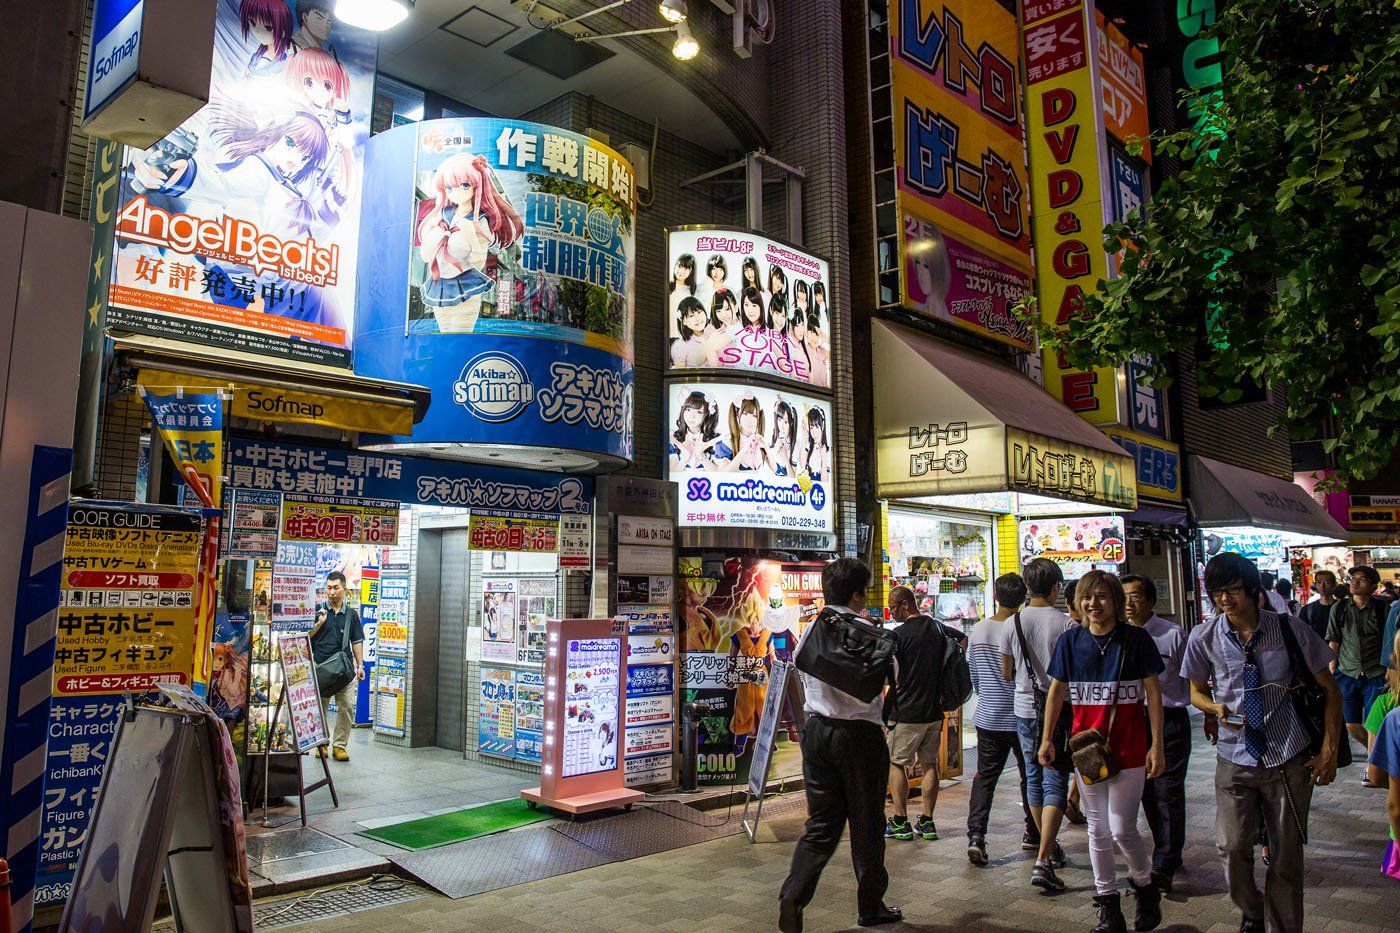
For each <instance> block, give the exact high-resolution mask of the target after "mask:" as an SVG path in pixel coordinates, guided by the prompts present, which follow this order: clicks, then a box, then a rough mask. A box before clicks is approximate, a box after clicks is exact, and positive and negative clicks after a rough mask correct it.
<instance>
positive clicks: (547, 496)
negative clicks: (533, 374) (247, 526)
mask: <svg viewBox="0 0 1400 933" xmlns="http://www.w3.org/2000/svg"><path fill="white" fill-rule="evenodd" d="M228 469H229V478H230V481H231V485H233V486H236V487H238V488H240V489H268V490H280V491H282V492H288V493H293V492H295V493H311V494H316V495H324V496H341V497H344V498H350V499H396V500H398V501H399V502H410V503H413V502H416V503H419V504H421V505H438V506H455V507H458V508H473V509H485V508H489V509H496V510H499V511H502V512H520V513H531V514H534V513H541V512H543V513H551V514H562V513H571V512H585V513H586V512H589V511H591V509H592V504H593V480H592V479H591V478H590V477H586V476H565V475H562V474H559V473H537V472H534V471H531V470H509V469H501V468H499V467H487V466H477V465H474V464H469V463H461V462H458V461H455V460H428V459H425V458H418V457H400V456H397V455H395V454H383V453H376V452H373V451H364V450H334V449H330V448H324V447H302V446H298V445H295V444H279V443H276V442H271V441H260V440H248V439H244V438H235V439H233V440H231V441H230V442H229V455H228Z"/></svg>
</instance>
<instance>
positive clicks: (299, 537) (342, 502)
mask: <svg viewBox="0 0 1400 933" xmlns="http://www.w3.org/2000/svg"><path fill="white" fill-rule="evenodd" d="M282 537H283V538H284V539H286V540H287V541H322V542H325V543H327V544H371V545H386V544H389V545H392V544H396V543H398V540H399V503H398V500H396V499H341V498H338V497H335V496H311V497H300V496H297V497H292V496H287V497H284V498H283V500H282Z"/></svg>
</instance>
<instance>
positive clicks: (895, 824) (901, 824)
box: [885, 816, 914, 842]
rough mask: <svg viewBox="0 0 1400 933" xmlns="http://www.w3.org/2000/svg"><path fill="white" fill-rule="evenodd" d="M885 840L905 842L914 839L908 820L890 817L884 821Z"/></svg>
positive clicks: (906, 818) (912, 828) (911, 826)
mask: <svg viewBox="0 0 1400 933" xmlns="http://www.w3.org/2000/svg"><path fill="white" fill-rule="evenodd" d="M885 838H886V839H898V840H900V841H901V842H907V841H909V840H910V839H913V838H914V827H913V825H912V824H910V822H909V818H908V817H907V816H906V817H903V818H900V817H897V816H892V817H890V818H889V819H888V820H886V821H885Z"/></svg>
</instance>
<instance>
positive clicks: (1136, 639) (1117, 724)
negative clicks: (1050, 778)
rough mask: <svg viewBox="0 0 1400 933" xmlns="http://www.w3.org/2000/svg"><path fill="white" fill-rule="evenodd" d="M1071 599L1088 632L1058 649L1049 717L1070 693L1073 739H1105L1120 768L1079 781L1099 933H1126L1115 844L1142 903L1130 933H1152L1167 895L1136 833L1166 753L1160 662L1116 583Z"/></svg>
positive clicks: (1076, 632) (1084, 588)
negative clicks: (1145, 796) (1146, 789)
mask: <svg viewBox="0 0 1400 933" xmlns="http://www.w3.org/2000/svg"><path fill="white" fill-rule="evenodd" d="M1074 595H1075V599H1076V600H1077V601H1078V603H1079V608H1080V611H1081V612H1082V614H1083V619H1084V624H1083V625H1082V626H1080V627H1078V628H1072V629H1070V630H1069V631H1067V632H1065V634H1064V635H1062V636H1061V637H1060V640H1059V642H1058V644H1056V646H1055V653H1054V655H1053V657H1052V658H1051V661H1050V667H1049V669H1048V671H1047V672H1048V673H1049V675H1050V678H1051V681H1050V694H1049V697H1048V699H1047V700H1046V702H1045V708H1046V709H1047V710H1058V709H1059V708H1060V704H1061V703H1062V702H1063V701H1064V698H1065V696H1066V693H1068V696H1069V701H1070V704H1071V705H1072V706H1073V707H1074V725H1073V729H1072V734H1073V735H1076V736H1077V735H1079V734H1080V733H1082V732H1084V731H1085V730H1088V729H1097V730H1098V731H1099V732H1100V733H1102V734H1103V735H1105V736H1107V738H1108V748H1109V751H1110V753H1111V756H1112V758H1113V760H1114V761H1116V762H1117V765H1118V772H1117V773H1116V774H1114V775H1113V776H1112V777H1108V778H1104V777H1102V776H1101V775H1092V774H1091V775H1088V779H1087V780H1086V776H1085V775H1083V774H1077V775H1076V778H1075V779H1076V780H1077V781H1078V782H1079V788H1080V795H1081V799H1082V802H1083V808H1084V815H1085V816H1086V817H1087V818H1088V821H1089V862H1090V864H1091V865H1092V866H1093V869H1094V887H1095V889H1096V893H1095V896H1094V904H1095V906H1096V907H1097V908H1098V914H1099V920H1098V924H1097V925H1096V926H1095V927H1094V928H1093V933H1126V930H1127V929H1128V927H1127V921H1126V920H1125V918H1124V916H1123V909H1122V904H1121V901H1120V897H1119V893H1118V878H1117V874H1116V871H1115V866H1114V854H1113V848H1114V845H1115V844H1116V845H1117V847H1118V849H1119V851H1121V852H1122V853H1123V857H1124V859H1126V860H1127V862H1128V876H1129V883H1130V885H1131V886H1132V889H1133V891H1134V893H1135V894H1136V895H1137V915H1136V917H1135V922H1134V929H1137V930H1151V929H1154V928H1156V926H1157V925H1158V924H1159V923H1161V922H1162V904H1161V902H1162V894H1161V892H1160V891H1159V890H1158V889H1157V886H1156V885H1154V884H1153V883H1152V860H1151V858H1150V857H1149V855H1148V851H1147V843H1146V842H1145V841H1144V840H1143V838H1142V835H1141V834H1140V833H1139V832H1138V828H1137V813H1138V808H1139V807H1140V806H1141V805H1142V788H1143V782H1144V781H1145V780H1146V779H1147V778H1152V777H1156V776H1157V775H1158V774H1160V773H1161V772H1162V769H1163V760H1162V749H1161V747H1160V746H1158V745H1157V744H1156V742H1155V737H1156V736H1159V735H1161V734H1162V693H1161V689H1160V688H1159V687H1158V685H1157V675H1158V674H1159V673H1161V671H1162V658H1161V656H1160V655H1159V654H1158V653H1157V646H1156V644H1155V643H1154V642H1153V641H1152V636H1151V635H1148V634H1147V633H1146V632H1145V631H1143V630H1142V629H1139V628H1137V627H1136V626H1133V625H1129V624H1128V622H1127V621H1126V614H1125V607H1126V605H1127V599H1126V598H1125V597H1124V595H1123V584H1122V583H1120V582H1119V580H1118V577H1116V576H1115V575H1113V574H1111V573H1105V572H1103V571H1101V570H1095V571H1092V572H1090V573H1088V574H1086V575H1085V576H1084V577H1083V579H1081V580H1080V581H1079V585H1078V587H1076V589H1075V594H1074ZM1144 700H1145V702H1146V707H1147V713H1146V715H1144V714H1143V705H1144ZM1149 719H1150V721H1151V733H1150V735H1149V732H1148V721H1149ZM1054 728H1055V717H1048V718H1047V720H1046V722H1045V724H1044V727H1043V730H1044V731H1043V733H1042V736H1043V737H1042V741H1041V746H1040V759H1041V761H1042V762H1044V763H1049V762H1050V761H1053V760H1054V755H1055V750H1054V746H1053V744H1052V742H1051V735H1052V734H1053V731H1054ZM1149 740H1152V741H1151V747H1149Z"/></svg>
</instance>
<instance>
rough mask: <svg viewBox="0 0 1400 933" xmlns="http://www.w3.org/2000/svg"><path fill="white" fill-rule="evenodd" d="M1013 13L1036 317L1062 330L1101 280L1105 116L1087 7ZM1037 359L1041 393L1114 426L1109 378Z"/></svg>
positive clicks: (1044, 6) (1035, 5)
mask: <svg viewBox="0 0 1400 933" xmlns="http://www.w3.org/2000/svg"><path fill="white" fill-rule="evenodd" d="M1021 8H1022V21H1023V23H1024V26H1023V39H1024V42H1025V57H1026V77H1027V82H1028V84H1029V87H1028V94H1027V104H1026V123H1027V128H1028V132H1029V134H1030V147H1029V148H1030V166H1031V187H1030V192H1031V208H1032V216H1031V228H1032V230H1033V231H1034V234H1035V250H1036V253H1035V259H1036V262H1035V266H1036V290H1037V292H1038V294H1039V299H1040V313H1041V318H1042V319H1043V320H1045V321H1047V322H1050V323H1052V324H1054V325H1055V326H1056V327H1060V328H1063V327H1064V326H1065V325H1066V324H1067V323H1068V321H1069V320H1070V318H1072V317H1075V316H1077V315H1080V314H1082V313H1083V311H1084V295H1085V294H1086V293H1088V292H1092V291H1093V290H1094V289H1096V288H1097V283H1098V282H1099V281H1101V280H1103V279H1106V278H1108V274H1109V268H1108V257H1107V254H1105V253H1104V251H1103V247H1102V236H1101V232H1102V230H1103V226H1104V223H1105V221H1106V220H1107V219H1108V218H1107V215H1106V214H1105V211H1104V205H1103V198H1104V194H1103V192H1104V184H1103V175H1104V171H1105V170H1106V156H1105V153H1104V152H1103V148H1104V141H1103V110H1102V108H1100V107H1097V106H1095V102H1096V101H1097V97H1098V92H1097V89H1096V88H1095V86H1094V80H1093V74H1092V69H1091V65H1090V55H1091V54H1092V51H1091V50H1090V48H1089V44H1088V42H1087V41H1086V40H1087V39H1088V38H1089V35H1090V32H1089V30H1090V26H1089V24H1088V22H1087V20H1086V8H1085V7H1084V6H1083V5H1082V4H1080V3H1077V2H1076V3H1054V4H1050V3H1043V2H1039V0H1021ZM1063 10H1068V12H1061V11H1063ZM1042 360H1043V366H1044V374H1045V389H1046V391H1047V392H1049V393H1050V394H1051V395H1053V396H1055V397H1056V398H1057V399H1059V400H1060V401H1061V402H1063V403H1064V404H1065V406H1066V407H1068V408H1069V409H1070V410H1072V411H1074V412H1076V413H1077V414H1078V415H1079V416H1080V417H1082V418H1084V419H1085V420H1086V421H1088V422H1090V423H1091V424H1098V425H1107V424H1118V423H1120V418H1121V411H1120V397H1119V385H1118V377H1119V373H1118V371H1117V370H1115V369H1113V368H1111V367H1107V366H1098V367H1095V368H1093V369H1089V370H1082V369H1077V368H1075V367H1073V366H1070V365H1069V363H1068V361H1066V360H1065V359H1064V358H1063V357H1062V356H1061V355H1060V354H1059V352H1057V351H1052V350H1049V349H1047V350H1045V351H1044V353H1043V356H1042Z"/></svg>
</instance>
